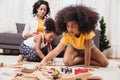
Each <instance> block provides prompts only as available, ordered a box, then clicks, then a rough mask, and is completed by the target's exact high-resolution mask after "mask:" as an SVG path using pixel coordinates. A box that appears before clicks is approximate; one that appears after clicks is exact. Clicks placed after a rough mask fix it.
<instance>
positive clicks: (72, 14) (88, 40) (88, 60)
mask: <svg viewBox="0 0 120 80" xmlns="http://www.w3.org/2000/svg"><path fill="white" fill-rule="evenodd" d="M55 19H56V27H57V29H58V30H59V32H60V33H61V34H62V33H63V32H64V34H63V37H62V39H61V40H60V43H59V44H58V45H57V47H56V48H55V49H53V50H52V51H51V52H50V54H48V55H47V56H46V57H44V59H43V60H42V61H41V62H40V64H39V65H38V67H39V66H40V65H45V64H46V63H47V62H48V61H49V60H50V59H52V58H54V57H55V56H57V55H58V54H59V53H60V52H61V51H62V50H63V49H64V48H65V47H66V49H65V53H64V58H63V62H64V64H65V65H66V66H72V65H76V64H79V63H84V64H85V66H90V65H95V66H101V67H106V66H108V60H107V58H106V57H105V55H104V54H103V53H102V52H101V51H100V50H99V49H98V48H97V47H96V46H95V44H94V41H93V40H92V39H93V37H94V36H95V33H94V29H95V27H96V24H97V21H98V19H99V14H98V13H97V12H95V11H93V10H92V9H91V8H89V7H86V6H81V5H76V6H68V7H65V8H63V9H62V10H60V11H59V12H58V13H57V15H56V17H55Z"/></svg>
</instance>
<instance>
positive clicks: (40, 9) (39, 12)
mask: <svg viewBox="0 0 120 80" xmlns="http://www.w3.org/2000/svg"><path fill="white" fill-rule="evenodd" d="M49 15H50V8H49V4H48V2H47V1H44V0H38V1H37V2H36V3H35V4H34V5H33V17H34V18H33V19H32V20H30V21H28V22H27V23H26V24H25V28H24V31H23V33H22V36H23V37H24V38H25V39H27V38H29V37H32V36H34V35H36V34H40V33H43V32H44V19H45V18H47V17H48V16H49Z"/></svg>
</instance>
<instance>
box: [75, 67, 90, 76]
mask: <svg viewBox="0 0 120 80" xmlns="http://www.w3.org/2000/svg"><path fill="white" fill-rule="evenodd" d="M86 72H88V69H87V68H78V69H75V71H74V73H75V75H76V74H80V73H86Z"/></svg>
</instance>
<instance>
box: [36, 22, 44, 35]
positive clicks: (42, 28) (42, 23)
mask: <svg viewBox="0 0 120 80" xmlns="http://www.w3.org/2000/svg"><path fill="white" fill-rule="evenodd" d="M44 31H45V28H44V20H38V28H37V32H38V33H39V34H41V33H43V32H44Z"/></svg>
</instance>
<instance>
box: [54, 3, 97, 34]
mask: <svg viewBox="0 0 120 80" xmlns="http://www.w3.org/2000/svg"><path fill="white" fill-rule="evenodd" d="M98 20H99V14H98V13H97V12H95V11H93V9H92V8H90V7H86V6H83V5H74V6H73V5H71V6H68V7H65V8H63V9H61V10H60V11H58V13H57V14H56V16H55V21H56V28H57V30H58V31H59V33H60V34H62V33H63V32H67V28H66V24H67V22H69V21H76V22H78V25H79V31H80V33H82V34H86V33H89V32H90V31H93V30H94V29H95V27H96V24H97V21H98Z"/></svg>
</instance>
